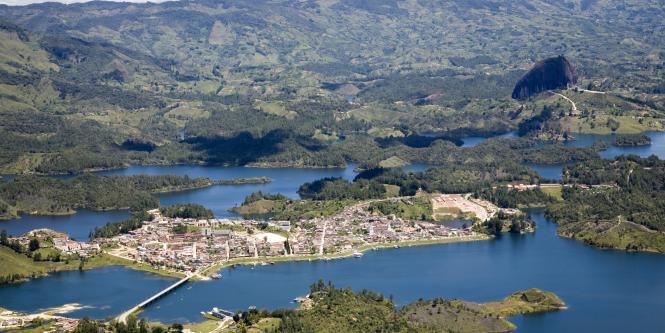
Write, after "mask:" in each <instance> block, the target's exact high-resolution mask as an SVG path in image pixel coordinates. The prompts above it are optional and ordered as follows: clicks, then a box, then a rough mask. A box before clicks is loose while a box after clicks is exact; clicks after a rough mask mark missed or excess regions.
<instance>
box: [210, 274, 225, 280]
mask: <svg viewBox="0 0 665 333" xmlns="http://www.w3.org/2000/svg"><path fill="white" fill-rule="evenodd" d="M210 278H211V279H213V280H219V279H221V278H222V274H219V273H212V274H210Z"/></svg>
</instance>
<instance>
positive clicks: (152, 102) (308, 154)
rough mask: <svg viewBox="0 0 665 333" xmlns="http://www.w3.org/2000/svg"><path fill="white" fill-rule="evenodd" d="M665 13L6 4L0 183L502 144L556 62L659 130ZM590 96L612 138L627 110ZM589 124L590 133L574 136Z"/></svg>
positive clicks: (490, 4) (312, 162)
mask: <svg viewBox="0 0 665 333" xmlns="http://www.w3.org/2000/svg"><path fill="white" fill-rule="evenodd" d="M662 17H665V4H663V3H662V1H657V0H646V1H645V0H625V1H621V2H617V1H611V0H597V1H590V0H483V1H478V0H443V1H434V0H417V1H412V0H403V1H402V0H367V1H356V0H307V1H295V0H270V1H268V0H221V1H216V0H215V1H213V0H192V1H171V2H164V3H144V4H136V3H119V2H103V1H92V2H88V3H79V4H71V5H64V4H59V3H43V4H33V5H29V6H19V7H12V6H1V5H0V137H2V138H3V140H0V173H3V172H5V173H13V172H73V171H80V170H82V169H100V168H111V167H118V166H123V165H128V164H139V163H150V164H172V163H218V164H250V163H254V164H256V165H280V166H339V165H340V164H342V163H344V161H350V160H353V161H356V162H358V163H368V164H376V163H378V162H380V161H384V160H386V159H388V158H390V157H392V156H397V157H399V158H400V159H402V160H404V161H413V160H414V158H413V156H409V155H408V154H406V153H402V155H400V154H399V151H401V150H406V149H410V148H413V147H410V146H409V144H411V143H409V142H410V139H408V137H414V135H418V134H428V133H442V134H445V135H444V137H446V138H449V139H450V138H452V139H454V137H461V136H464V135H471V134H472V135H490V134H493V133H499V132H505V131H507V130H511V129H515V128H516V127H517V125H518V124H519V123H520V122H522V121H523V120H525V119H528V118H530V117H532V116H534V113H535V114H537V113H539V112H540V111H541V110H542V105H537V106H536V105H535V104H534V105H527V104H528V103H518V102H517V101H515V100H512V99H511V93H512V91H513V88H514V87H515V84H516V83H517V82H518V81H519V79H520V78H521V77H523V76H524V74H525V72H526V71H527V70H528V69H529V68H530V67H531V66H532V64H534V63H535V62H537V61H538V60H540V59H543V58H545V57H549V56H552V55H557V54H563V55H565V57H566V59H569V60H570V62H571V63H574V64H575V72H576V73H577V75H578V76H579V77H581V78H583V82H582V83H583V84H584V86H585V87H589V86H590V85H591V86H592V88H593V89H594V90H599V91H613V92H627V93H626V97H628V98H629V99H628V100H626V101H624V102H622V103H630V104H631V105H632V106H631V107H626V108H622V110H623V111H625V112H632V113H631V114H625V115H623V114H622V115H620V116H623V117H626V119H627V120H630V119H636V118H634V117H636V115H639V116H640V117H642V118H645V119H644V120H643V124H639V123H638V124H637V125H635V126H633V127H631V128H645V129H652V128H658V126H660V125H659V124H660V120H659V119H661V115H660V114H659V112H661V111H662V110H665V80H663V77H664V76H663V68H664V64H663V62H664V59H665V52H663V50H665V30H664V29H662V22H661V21H662ZM525 86H526V87H527V88H528V89H527V90H528V91H524V92H523V95H524V96H526V95H530V94H532V93H533V92H535V91H537V90H539V89H541V88H547V87H544V86H543V87H538V86H539V85H538V84H535V85H534V84H531V85H528V84H527V85H525ZM585 98H586V97H585ZM589 98H591V97H589ZM593 98H594V100H593V101H589V102H588V105H589V106H592V107H593V108H594V112H595V113H596V115H597V116H599V118H596V119H597V121H595V122H594V123H593V126H594V128H598V127H605V126H606V125H605V124H607V119H606V118H607V117H602V116H603V114H604V113H607V112H609V111H607V110H609V109H610V108H613V107H614V105H619V104H620V103H619V102H620V101H615V100H611V101H610V100H607V99H608V98H610V97H609V95H608V96H604V95H597V96H593ZM612 98H615V99H617V98H619V97H612ZM587 109H588V107H587ZM656 110H661V111H658V112H656ZM612 112H613V113H616V111H612ZM663 112H665V111H663ZM559 113H560V112H558V113H557V114H559ZM628 118H630V119H628ZM598 119H603V121H602V122H601V121H600V120H598ZM568 120H569V119H568ZM633 121H634V122H637V120H633ZM578 122H583V123H584V124H582V125H584V126H587V125H589V126H591V122H590V121H587V119H582V120H580V121H577V120H576V122H575V123H570V122H567V120H566V119H561V123H562V124H563V125H565V127H561V128H580V126H581V125H580V124H578ZM583 128H586V127H583ZM402 137H404V139H401V140H402V141H403V142H402V141H396V140H391V139H390V138H402ZM430 141H435V140H430ZM247 142H249V143H247ZM135 143H140V144H138V145H137V144H135ZM332 143H334V144H332ZM430 143H431V142H430ZM241 145H244V147H249V146H251V147H252V149H244V150H239V149H237V147H239V146H241ZM361 149H365V150H372V151H373V153H372V154H363V155H356V154H355V153H354V152H356V151H358V150H361Z"/></svg>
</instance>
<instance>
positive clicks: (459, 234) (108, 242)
mask: <svg viewBox="0 0 665 333" xmlns="http://www.w3.org/2000/svg"><path fill="white" fill-rule="evenodd" d="M388 200H401V199H400V198H394V199H388ZM459 202H466V201H465V200H459ZM368 206H369V203H368V202H364V203H359V204H355V205H352V206H349V207H346V208H345V209H344V210H343V211H342V212H340V213H338V214H335V215H332V216H328V217H317V218H313V219H305V220H301V221H297V222H293V223H292V222H289V221H259V220H251V219H181V218H166V217H163V216H162V215H161V214H160V212H159V210H152V211H150V214H151V215H152V217H153V219H152V220H151V221H145V222H144V223H143V226H142V227H141V228H139V229H136V230H133V231H131V232H130V233H128V234H124V235H119V236H116V237H113V238H106V239H96V240H94V241H93V242H94V243H95V244H99V245H100V246H101V247H103V248H106V249H108V250H107V252H108V253H109V254H112V255H115V256H118V257H122V258H125V259H129V260H133V261H137V262H142V263H147V264H150V265H152V266H153V267H156V268H159V269H164V270H171V271H176V272H180V273H190V272H203V271H206V270H209V269H210V268H211V267H216V266H220V265H224V264H225V263H227V264H231V263H234V262H239V261H242V260H244V261H252V259H255V262H263V263H265V262H270V261H271V260H275V261H276V260H288V259H289V258H291V259H294V260H295V259H299V258H310V259H312V258H321V259H326V258H328V259H329V258H332V257H343V256H361V255H362V251H363V250H366V249H370V248H375V247H385V246H395V247H396V246H400V244H409V245H411V244H417V243H422V242H428V243H435V242H445V241H454V240H460V241H462V240H473V239H481V238H484V237H485V236H484V235H481V234H478V233H476V232H474V231H472V230H471V229H470V228H452V227H448V226H446V225H445V224H442V223H435V222H429V221H412V220H405V219H402V218H399V217H397V216H395V215H377V214H373V213H371V212H370V210H368ZM494 211H495V210H492V211H491V212H492V213H494ZM479 213H480V212H479ZM486 214H489V213H488V211H486V210H483V211H482V213H481V214H479V215H480V216H482V217H483V219H486V218H487V215H486ZM212 276H213V277H214V276H215V275H214V274H213V275H212ZM202 278H207V277H206V276H202Z"/></svg>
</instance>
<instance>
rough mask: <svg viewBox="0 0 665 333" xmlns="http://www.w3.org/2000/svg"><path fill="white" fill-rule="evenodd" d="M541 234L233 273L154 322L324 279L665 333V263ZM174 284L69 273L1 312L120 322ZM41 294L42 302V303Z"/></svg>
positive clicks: (278, 296)
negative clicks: (529, 295) (530, 299)
mask: <svg viewBox="0 0 665 333" xmlns="http://www.w3.org/2000/svg"><path fill="white" fill-rule="evenodd" d="M531 214H532V217H533V218H534V220H535V221H536V223H537V228H538V230H537V232H536V233H535V234H531V235H506V236H503V237H501V238H499V239H496V240H491V241H480V242H472V243H456V244H444V245H434V246H423V247H407V248H400V249H387V250H380V251H370V252H367V253H366V254H365V256H363V257H362V258H358V259H356V258H349V259H342V260H333V261H314V262H291V263H278V264H275V265H270V266H256V267H249V266H243V267H238V268H235V269H224V270H222V271H221V273H222V274H223V275H224V278H223V279H222V280H217V281H210V282H190V283H188V284H185V285H184V286H182V287H181V288H179V289H177V290H176V291H175V292H173V293H171V294H169V295H167V296H165V297H164V298H162V299H160V300H158V301H157V302H155V303H153V304H152V305H151V306H149V307H148V308H147V309H146V310H145V311H144V312H143V313H142V316H143V317H144V318H147V319H150V320H161V321H164V322H173V321H180V322H185V321H198V320H201V316H200V314H199V312H200V311H207V310H209V309H210V308H212V307H214V306H217V307H221V308H225V309H231V310H238V309H246V308H247V307H249V306H251V305H255V306H257V307H259V308H271V309H274V308H280V307H294V306H295V304H293V303H292V302H291V300H292V299H293V298H295V297H297V296H301V295H304V294H306V293H307V288H308V285H309V284H311V283H312V282H314V281H316V280H317V279H319V278H323V279H325V280H332V281H334V283H335V284H336V285H338V286H351V287H353V288H354V289H356V290H359V289H362V288H367V289H372V290H376V291H379V292H382V293H384V294H385V295H392V296H393V297H394V299H395V302H396V303H397V304H398V305H404V304H407V303H408V302H411V301H413V300H416V299H418V298H420V297H423V298H432V297H439V296H440V297H446V298H463V299H467V300H472V301H480V302H482V301H489V300H496V299H500V298H503V297H505V296H506V295H508V294H510V293H511V292H514V291H516V290H520V289H526V288H531V287H538V288H542V289H545V290H550V291H553V292H555V293H557V294H558V295H559V296H560V297H561V298H562V299H563V300H564V301H565V302H566V303H567V304H568V305H569V309H568V310H566V311H560V312H554V313H548V314H542V315H529V316H519V317H515V318H513V319H512V321H513V322H515V323H516V324H517V325H518V326H519V330H518V331H519V332H545V333H547V332H662V331H663V328H665V317H663V316H662V314H663V313H665V297H663V296H664V295H665V282H664V281H665V256H663V255H656V254H645V253H625V252H620V251H602V250H598V249H595V248H592V247H588V246H586V245H584V244H582V243H579V242H576V241H573V240H569V239H564V238H559V237H557V236H556V234H555V232H556V226H555V225H554V224H553V223H550V222H548V221H546V220H545V218H544V217H543V214H542V211H539V210H534V211H531ZM169 281H173V280H172V279H166V278H159V277H155V276H154V275H152V274H149V273H142V272H135V271H131V270H129V269H124V268H102V269H96V270H93V271H90V272H84V273H79V272H66V273H60V274H56V275H53V276H50V277H47V278H43V279H37V280H33V281H30V282H27V283H25V284H22V285H18V286H10V287H3V288H0V306H3V307H8V308H13V309H18V310H23V311H34V310H36V309H40V308H44V307H49V306H56V305H60V304H63V303H68V302H79V303H82V304H84V305H89V306H91V308H89V309H85V310H82V311H79V312H76V313H74V314H73V315H75V316H84V315H87V316H93V317H97V318H102V317H106V316H109V315H114V314H117V313H119V312H121V311H122V310H124V309H126V308H129V307H131V306H132V305H134V304H135V303H138V302H139V300H140V299H142V298H146V297H147V296H148V294H149V293H151V292H156V291H158V290H160V289H161V288H163V287H164V286H165V285H166V284H167V283H168V282H169ZM34 295H41V296H42V298H35V297H34Z"/></svg>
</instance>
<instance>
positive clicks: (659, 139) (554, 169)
mask: <svg viewBox="0 0 665 333" xmlns="http://www.w3.org/2000/svg"><path fill="white" fill-rule="evenodd" d="M644 134H645V135H647V136H648V137H650V138H651V145H649V146H639V147H615V146H613V145H612V143H613V142H614V138H615V137H616V136H615V135H598V134H574V135H575V140H573V141H568V142H566V143H565V144H564V145H565V146H566V147H577V148H585V147H591V146H592V145H593V144H594V143H595V142H597V141H604V142H606V143H607V144H608V145H609V148H607V149H606V150H604V151H601V152H600V157H602V158H605V159H613V158H615V157H617V156H620V155H638V156H640V157H649V156H651V155H656V156H658V158H660V159H665V132H646V133H644ZM526 165H527V166H529V167H531V168H532V169H534V170H535V171H536V172H538V174H540V175H541V176H543V177H546V178H547V179H553V180H560V179H561V177H562V172H563V167H564V166H565V164H550V165H543V164H531V163H529V164H526Z"/></svg>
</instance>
